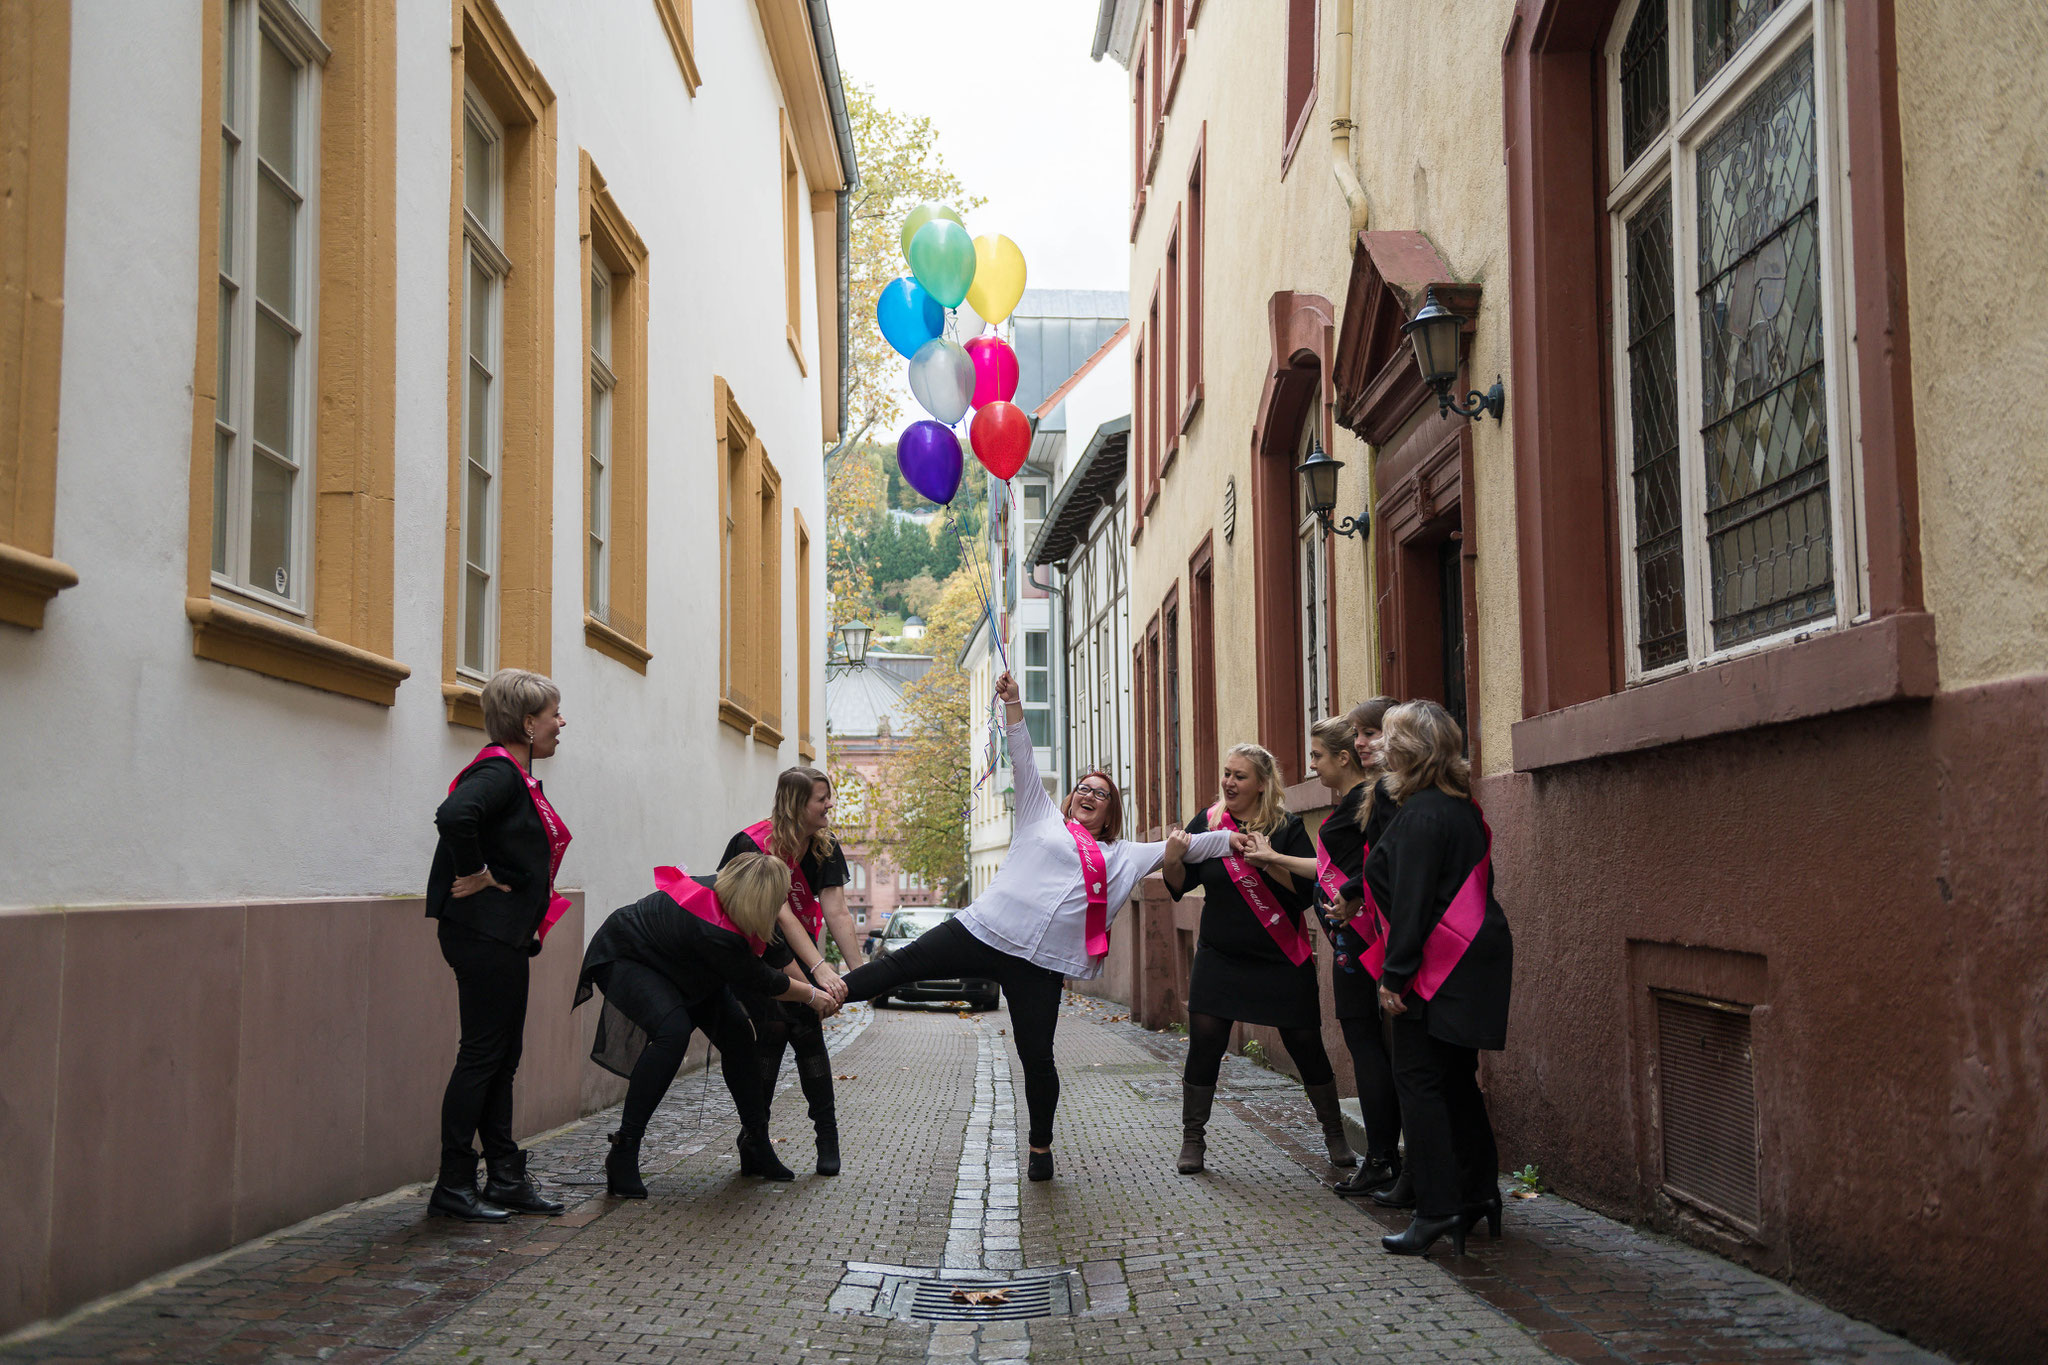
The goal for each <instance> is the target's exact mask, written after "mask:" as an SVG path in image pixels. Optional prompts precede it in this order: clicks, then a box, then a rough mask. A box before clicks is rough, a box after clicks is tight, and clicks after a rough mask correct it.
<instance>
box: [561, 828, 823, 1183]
mask: <svg viewBox="0 0 2048 1365" xmlns="http://www.w3.org/2000/svg"><path fill="white" fill-rule="evenodd" d="M654 885H655V888H656V889H655V890H654V892H653V893H652V894H650V895H646V896H643V897H641V898H640V899H639V900H637V901H635V902H633V904H631V905H628V906H625V907H623V908H621V909H619V910H615V911H613V912H612V914H611V915H610V917H609V918H607V919H606V920H605V922H604V925H603V927H601V928H600V929H599V930H598V931H597V934H596V936H595V937H594V938H592V939H591V940H590V947H589V948H587V949H586V950H585V951H584V954H583V972H582V975H581V976H580V977H579V978H578V979H577V982H576V1003H577V1004H578V1005H581V1004H582V1003H583V1002H584V1001H585V1000H588V999H589V998H590V993H591V990H592V989H593V988H595V989H597V990H600V991H603V992H604V1012H603V1014H602V1015H601V1016H600V1017H599V1018H598V1021H597V1040H596V1042H595V1044H594V1045H593V1046H592V1047H591V1050H590V1059H591V1060H592V1061H594V1062H596V1063H597V1064H598V1065H599V1066H601V1067H603V1068H604V1069H605V1070H607V1071H609V1072H611V1073H612V1074H613V1075H615V1076H623V1077H625V1078H626V1107H625V1111H624V1113H623V1114H621V1115H620V1118H619V1131H618V1132H616V1133H613V1134H612V1135H611V1141H612V1150H611V1154H610V1155H609V1156H607V1157H606V1158H605V1163H604V1173H605V1184H606V1187H607V1189H608V1190H609V1191H610V1193H611V1194H612V1195H613V1196H615V1197H617V1198H621V1199H645V1198H646V1197H647V1186H646V1184H645V1182H643V1181H642V1180H641V1178H640V1140H641V1137H642V1135H643V1134H645V1132H646V1131H647V1121H648V1119H649V1118H651V1117H652V1116H653V1114H654V1109H655V1106H656V1105H658V1104H660V1103H661V1097H662V1096H663V1095H665V1094H667V1093H668V1087H669V1084H670V1082H672V1081H674V1080H675V1078H676V1071H677V1069H678V1068H679V1067H681V1066H682V1064H683V1054H684V1053H685V1052H686V1051H688V1050H689V1046H690V1034H691V1032H692V1030H695V1029H700V1028H701V1029H703V1030H704V1032H705V1034H706V1036H708V1037H709V1038H710V1039H711V1041H712V1042H713V1043H715V1044H717V1046H718V1047H719V1049H720V1050H721V1051H722V1052H724V1053H725V1054H726V1055H727V1056H735V1055H737V1056H740V1057H742V1058H748V1059H751V1058H752V1056H753V1050H754V1033H753V1029H752V1027H751V1026H750V1025H749V1024H748V1021H747V1015H746V1012H745V1011H744V1010H743V1009H741V1008H740V1004H739V1002H738V1001H737V1000H736V999H734V998H733V991H734V990H749V991H757V992H759V993H761V994H763V995H768V996H772V997H774V998H775V999H778V1000H791V1001H796V1002H799V1003H801V1004H804V1005H807V1006H809V1007H810V1008H811V1009H812V1010H813V1011H815V1012H816V1013H817V1014H819V1015H827V1014H830V1013H832V1012H833V1011H834V1010H835V1009H837V1008H838V1005H837V1003H836V1002H835V1001H834V1000H833V998H832V997H831V995H829V994H828V993H826V992H824V991H821V990H819V989H818V988H817V987H816V986H813V985H811V984H810V983H809V982H807V981H793V980H791V979H790V978H789V977H787V976H785V975H783V973H781V972H780V971H778V970H776V968H774V967H773V966H771V965H769V964H768V963H767V962H765V961H763V960H762V955H763V954H764V953H765V952H766V951H767V949H768V936H769V935H770V934H772V933H773V932H774V931H775V920H776V917H777V916H778V915H779V914H781V913H782V910H783V907H784V905H785V904H786V903H787V901H788V899H789V869H788V867H786V866H784V865H783V863H782V861H781V860H780V859H777V858H771V857H768V856H767V855H765V854H761V853H749V854H746V855H743V856H742V857H738V858H735V859H733V860H732V861H731V862H729V863H727V864H726V865H725V867H724V868H722V869H721V870H720V871H719V874H718V876H717V877H715V878H712V877H690V876H686V875H684V873H683V871H682V870H681V869H680V868H674V867H657V868H655V869H654ZM726 1083H727V1084H728V1085H730V1086H732V1088H733V1099H734V1102H735V1103H736V1104H737V1105H738V1107H739V1112H740V1152H741V1155H742V1157H745V1156H746V1155H748V1154H749V1153H751V1154H753V1155H754V1156H755V1157H757V1158H758V1157H759V1155H760V1153H761V1150H762V1149H763V1148H765V1147H766V1146H767V1145H768V1102H767V1097H766V1096H765V1095H763V1094H762V1093H761V1076H760V1071H759V1069H758V1068H757V1067H755V1066H752V1065H742V1066H738V1067H733V1068H729V1069H728V1070H727V1072H726Z"/></svg>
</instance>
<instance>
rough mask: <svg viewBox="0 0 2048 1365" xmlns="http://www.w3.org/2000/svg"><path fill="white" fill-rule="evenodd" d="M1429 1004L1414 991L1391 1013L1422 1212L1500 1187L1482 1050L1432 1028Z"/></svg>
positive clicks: (1439, 1212) (1495, 1192)
mask: <svg viewBox="0 0 2048 1365" xmlns="http://www.w3.org/2000/svg"><path fill="white" fill-rule="evenodd" d="M1428 1011H1429V1006H1428V1005H1427V1004H1425V1003H1424V1002H1422V1001H1420V1000H1417V999H1415V998H1414V997H1413V996H1411V997H1409V1001H1408V1012H1407V1013H1406V1014H1397V1015H1395V1016H1394V1017H1393V1019H1392V1020H1391V1023H1392V1025H1393V1030H1392V1031H1393V1036H1394V1085H1395V1087H1396V1088H1397V1089H1398V1090H1399V1091H1400V1096H1401V1122H1402V1125H1403V1127H1404V1128H1405V1129H1406V1130H1407V1135H1408V1166H1407V1169H1408V1174H1409V1176H1410V1178H1411V1179H1413V1180H1414V1182H1415V1213H1416V1216H1417V1217H1419V1218H1448V1217H1450V1216H1451V1215H1452V1214H1454V1213H1456V1212H1458V1210H1459V1209H1460V1208H1461V1207H1463V1206H1464V1205H1467V1204H1481V1203H1485V1202H1487V1201H1489V1200H1492V1199H1496V1198H1498V1197H1499V1195H1500V1152H1499V1150H1498V1149H1497V1148H1496V1147H1495V1146H1494V1142H1493V1123H1492V1121H1491V1120H1490V1119H1488V1118H1487V1116H1486V1097H1485V1096H1484V1095H1481V1094H1480V1093H1479V1052H1478V1050H1477V1049H1476V1048H1469V1047H1459V1046H1458V1045H1457V1044H1455V1043H1446V1042H1444V1041H1443V1040H1442V1039H1439V1038H1432V1037H1430V1034H1429V1014H1428Z"/></svg>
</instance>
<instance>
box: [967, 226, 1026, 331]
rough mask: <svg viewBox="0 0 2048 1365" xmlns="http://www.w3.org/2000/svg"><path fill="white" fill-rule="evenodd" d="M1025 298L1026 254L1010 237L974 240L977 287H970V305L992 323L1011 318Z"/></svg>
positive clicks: (968, 288) (974, 285)
mask: <svg viewBox="0 0 2048 1365" xmlns="http://www.w3.org/2000/svg"><path fill="white" fill-rule="evenodd" d="M1023 297H1024V253H1023V252H1022V251H1019V250H1018V249H1017V244H1016V243H1015V242H1013V241H1011V240H1010V239H1009V238H1008V237H1004V236H1001V235H997V236H993V237H976V238H975V239H974V283H973V284H971V285H969V286H968V287H967V302H968V303H970V304H972V305H973V306H974V311H975V312H976V313H979V314H980V315H981V316H982V317H984V318H986V319H988V320H989V321H990V322H1001V321H1002V320H1003V319H1004V318H1006V317H1008V316H1010V310H1011V309H1013V308H1015V307H1016V306H1017V300H1019V299H1021V298H1023Z"/></svg>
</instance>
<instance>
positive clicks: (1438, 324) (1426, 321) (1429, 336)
mask: <svg viewBox="0 0 2048 1365" xmlns="http://www.w3.org/2000/svg"><path fill="white" fill-rule="evenodd" d="M1464 328H1465V319H1464V318H1462V317H1460V316H1459V315H1458V314H1456V313H1453V312H1452V311H1451V310H1450V309H1448V308H1446V307H1444V306H1443V305H1442V304H1441V303H1438V302H1437V301H1436V286H1435V285H1431V286H1430V287H1429V289H1428V291H1427V292H1426V293H1424V295H1423V298H1422V307H1421V308H1419V309H1417V310H1416V313H1415V316H1414V317H1412V318H1410V319H1408V321H1407V322H1405V323H1403V324H1402V326H1401V334H1402V335H1403V336H1405V337H1407V338H1408V344H1409V345H1411V346H1413V347H1414V348H1415V368H1416V369H1418V370H1420V371H1421V372H1422V378H1423V382H1425V383H1427V384H1428V385H1429V386H1430V388H1432V389H1435V390H1436V409H1437V411H1438V412H1439V413H1446V412H1455V413H1457V414H1458V415H1459V416H1460V417H1469V418H1472V419H1475V420H1476V419H1477V418H1478V417H1479V415H1480V414H1481V413H1491V414H1492V415H1493V420H1494V421H1496V422H1498V421H1499V420H1500V416H1501V413H1502V412H1503V411H1505V410H1506V408H1507V402H1508V395H1507V390H1506V389H1504V388H1502V387H1501V382H1500V376H1498V375H1495V376H1494V380H1493V387H1492V388H1490V389H1488V390H1487V391H1486V392H1485V393H1483V394H1482V393H1481V392H1479V390H1477V389H1474V390H1472V392H1470V393H1468V394H1466V395H1465V399H1466V401H1465V403H1463V404H1460V403H1457V402H1455V401H1453V400H1452V398H1451V385H1452V384H1454V383H1456V382H1457V378H1458V348H1459V346H1460V345H1461V344H1462V343H1463V341H1464Z"/></svg>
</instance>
